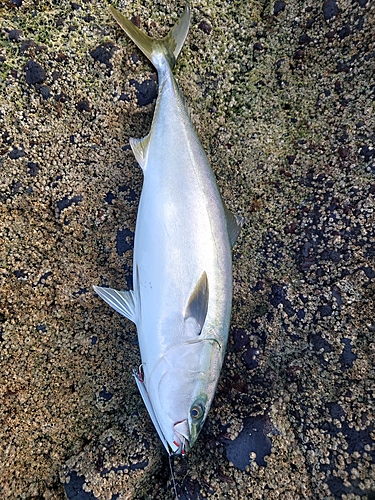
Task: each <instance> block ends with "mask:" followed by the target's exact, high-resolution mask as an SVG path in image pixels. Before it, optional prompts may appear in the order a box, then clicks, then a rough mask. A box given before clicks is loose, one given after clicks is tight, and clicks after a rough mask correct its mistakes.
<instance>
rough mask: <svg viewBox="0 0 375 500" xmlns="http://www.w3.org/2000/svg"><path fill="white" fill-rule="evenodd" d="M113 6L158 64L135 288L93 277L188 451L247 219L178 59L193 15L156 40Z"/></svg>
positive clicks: (136, 145)
mask: <svg viewBox="0 0 375 500" xmlns="http://www.w3.org/2000/svg"><path fill="white" fill-rule="evenodd" d="M110 9H111V12H112V14H113V16H114V18H115V19H116V21H117V22H118V23H119V25H120V26H121V27H122V28H123V29H124V30H125V32H126V33H127V35H128V36H129V37H130V38H131V39H132V40H133V41H134V42H135V43H136V45H137V46H138V47H139V48H140V49H141V50H142V52H143V53H144V54H145V55H146V56H147V57H148V58H149V59H150V61H151V62H152V64H153V65H154V66H155V68H156V69H157V72H158V80H159V94H158V98H157V102H156V108H155V114H154V118H153V122H152V126H151V130H150V132H149V134H148V135H147V136H146V137H144V138H143V139H133V138H131V139H130V145H131V147H132V150H133V153H134V155H135V157H136V159H137V161H138V163H139V165H140V166H141V167H142V170H143V173H144V181H143V189H142V194H141V198H140V202H139V208H138V215H137V223H136V232H135V241H134V260H133V290H131V291H116V290H113V289H111V288H101V287H94V289H95V291H96V292H97V293H98V294H99V295H100V297H102V298H103V299H104V300H105V301H106V302H107V303H108V304H109V305H111V306H112V307H113V308H114V309H115V310H116V311H118V312H119V313H120V314H123V315H124V316H126V317H127V318H129V319H130V320H131V321H133V322H134V323H135V324H136V326H137V332H138V339H139V346H140V351H141V358H142V364H141V368H140V370H138V371H134V372H133V373H134V376H135V380H136V382H137V385H138V388H139V390H140V393H141V395H142V397H143V400H144V402H145V405H146V407H147V410H148V412H149V414H150V417H151V419H152V421H153V423H154V426H155V428H156V430H157V432H158V434H159V436H160V439H161V441H162V442H163V444H164V446H165V448H166V450H167V452H168V453H169V454H170V455H171V454H185V453H186V452H187V451H188V450H189V449H190V448H191V447H192V446H193V445H194V443H195V441H196V439H197V437H198V434H199V432H200V430H201V429H202V426H203V423H204V421H205V419H206V417H207V414H208V411H209V409H210V406H211V403H212V400H213V397H214V394H215V390H216V386H217V383H218V379H219V376H220V370H221V366H222V364H223V359H224V354H225V349H226V345H227V340H228V330H229V322H230V314H231V303H232V259H231V247H232V246H233V244H234V242H235V241H236V239H237V236H238V234H239V232H240V230H241V226H242V220H241V218H239V217H235V216H234V215H232V214H231V213H230V212H229V211H228V209H227V208H226V207H225V205H224V204H223V201H222V199H221V196H220V193H219V190H218V188H217V185H216V182H215V178H214V175H213V173H212V170H211V168H210V165H209V162H208V160H207V157H206V155H205V153H204V151H203V148H202V145H201V143H200V141H199V139H198V136H197V133H196V131H195V130H194V127H193V125H192V123H191V121H190V117H189V113H188V110H187V107H186V104H185V99H184V97H183V95H182V93H181V91H180V90H179V88H178V86H177V83H176V80H175V79H174V76H173V74H172V68H173V66H174V64H175V62H176V59H177V57H178V55H179V53H180V50H181V48H182V46H183V44H184V42H185V39H186V36H187V33H188V30H189V24H190V6H189V4H187V5H186V7H185V10H184V13H183V14H182V16H181V18H180V20H179V21H178V23H177V24H176V25H175V26H174V28H173V29H172V30H171V31H170V33H169V34H168V35H167V36H166V37H165V38H163V39H161V40H155V39H153V38H151V37H149V36H148V35H146V34H145V33H143V32H142V31H141V30H139V29H138V28H137V27H136V26H134V25H133V24H132V23H131V22H130V21H128V20H127V19H126V18H125V17H124V16H123V15H122V14H121V13H120V12H118V11H117V10H116V9H114V8H113V7H110Z"/></svg>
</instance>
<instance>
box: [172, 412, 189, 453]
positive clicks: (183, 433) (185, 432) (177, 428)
mask: <svg viewBox="0 0 375 500" xmlns="http://www.w3.org/2000/svg"><path fill="white" fill-rule="evenodd" d="M173 430H174V437H173V445H174V446H175V448H176V449H175V450H174V454H177V455H179V454H181V455H185V453H186V452H187V451H188V450H189V441H190V429H189V422H188V420H187V419H185V420H182V421H181V422H176V423H175V424H174V426H173Z"/></svg>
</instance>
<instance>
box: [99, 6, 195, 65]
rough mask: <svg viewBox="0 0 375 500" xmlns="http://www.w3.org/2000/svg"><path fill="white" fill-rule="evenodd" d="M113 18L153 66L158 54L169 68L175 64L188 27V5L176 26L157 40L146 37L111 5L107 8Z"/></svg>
mask: <svg viewBox="0 0 375 500" xmlns="http://www.w3.org/2000/svg"><path fill="white" fill-rule="evenodd" d="M109 8H110V11H111V13H112V15H113V17H114V18H115V19H116V21H117V22H118V23H119V25H120V26H121V28H122V29H123V30H124V31H125V33H126V34H127V35H128V36H129V37H130V38H131V39H132V40H133V42H134V43H135V44H136V45H137V47H138V48H139V49H141V51H142V52H143V53H144V55H145V56H146V57H148V59H149V60H150V61H151V62H152V63H153V64H154V65H155V63H154V57H155V56H156V55H158V54H160V53H162V54H164V56H165V57H166V59H167V61H168V63H169V65H170V67H171V68H173V66H174V65H175V63H176V60H177V57H178V55H179V53H180V51H181V49H182V46H183V45H184V42H185V40H186V36H187V34H188V31H189V26H190V5H189V3H187V4H186V6H185V10H184V12H183V14H182V16H181V17H180V19H179V20H178V22H177V24H175V26H174V27H173V28H172V29H171V31H170V32H169V33H168V35H167V36H165V37H164V38H162V39H160V40H157V39H155V38H151V37H150V36H148V35H146V33H144V32H143V31H141V30H140V29H139V28H137V27H136V26H134V24H133V23H132V22H131V21H129V20H128V19H126V17H125V16H123V15H122V14H121V12H119V11H118V10H116V9H115V8H114V7H112V5H111V6H110V7H109Z"/></svg>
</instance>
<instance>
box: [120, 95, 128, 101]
mask: <svg viewBox="0 0 375 500" xmlns="http://www.w3.org/2000/svg"><path fill="white" fill-rule="evenodd" d="M118 100H119V101H126V102H130V96H129V94H120V97H119V98H118Z"/></svg>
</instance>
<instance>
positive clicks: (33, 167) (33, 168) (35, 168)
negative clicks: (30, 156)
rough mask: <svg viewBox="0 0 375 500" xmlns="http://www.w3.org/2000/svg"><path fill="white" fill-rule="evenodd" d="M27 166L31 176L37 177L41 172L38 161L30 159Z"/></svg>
mask: <svg viewBox="0 0 375 500" xmlns="http://www.w3.org/2000/svg"><path fill="white" fill-rule="evenodd" d="M27 168H28V169H29V171H28V172H27V173H28V174H29V175H31V177H36V176H37V175H38V173H39V170H40V166H39V164H38V163H34V162H32V161H29V162H28V164H27Z"/></svg>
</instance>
